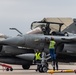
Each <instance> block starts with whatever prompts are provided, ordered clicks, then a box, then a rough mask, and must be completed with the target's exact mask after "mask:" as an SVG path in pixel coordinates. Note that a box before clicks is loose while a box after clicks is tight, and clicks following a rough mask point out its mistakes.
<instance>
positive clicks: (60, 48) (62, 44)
mask: <svg viewBox="0 0 76 75" xmlns="http://www.w3.org/2000/svg"><path fill="white" fill-rule="evenodd" d="M34 24H38V25H37V26H36V25H35V27H34V29H33V27H32V26H33V25H34ZM51 24H56V25H57V26H59V28H58V31H52V32H51V33H50V31H51V28H50V25H51ZM62 25H63V23H55V22H45V21H38V22H37V21H36V22H33V23H32V25H31V29H33V30H31V31H30V32H28V33H27V34H25V35H23V34H21V35H18V36H16V37H10V38H6V39H3V40H1V41H0V62H4V63H10V64H19V65H22V66H23V68H24V69H29V67H30V65H32V62H33V59H34V53H35V50H36V49H39V50H41V51H42V59H41V60H42V65H44V66H41V68H42V70H43V71H45V70H46V69H47V67H46V66H45V64H46V62H45V60H46V61H48V60H49V57H50V56H49V50H48V46H49V44H48V43H47V42H46V40H51V37H53V38H54V39H55V41H56V42H57V47H56V52H57V55H58V57H57V58H58V61H62V62H63V61H64V62H75V61H76V60H75V59H76V50H75V48H76V34H72V33H67V32H66V33H65V32H61V26H62ZM45 54H46V58H45ZM48 56H49V57H48ZM69 57H70V59H69ZM40 70H41V69H40Z"/></svg>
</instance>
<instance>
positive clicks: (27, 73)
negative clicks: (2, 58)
mask: <svg viewBox="0 0 76 75" xmlns="http://www.w3.org/2000/svg"><path fill="white" fill-rule="evenodd" d="M11 66H12V67H13V71H6V70H5V69H4V70H3V68H2V66H0V75H76V74H75V73H74V72H70V73H69V72H68V73H53V74H51V73H39V72H36V71H35V69H36V65H32V66H31V67H30V69H29V70H23V69H22V66H20V65H11ZM49 68H50V69H52V66H51V65H49ZM59 69H61V70H67V69H71V70H75V69H76V65H64V64H62V65H59Z"/></svg>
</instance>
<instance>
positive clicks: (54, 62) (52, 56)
mask: <svg viewBox="0 0 76 75" xmlns="http://www.w3.org/2000/svg"><path fill="white" fill-rule="evenodd" d="M55 46H56V42H55V40H54V38H53V37H51V41H50V44H49V50H50V55H51V59H52V62H53V70H55V65H56V68H57V70H58V62H57V60H56V52H55Z"/></svg>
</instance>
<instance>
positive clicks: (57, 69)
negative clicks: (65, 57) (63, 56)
mask: <svg viewBox="0 0 76 75" xmlns="http://www.w3.org/2000/svg"><path fill="white" fill-rule="evenodd" d="M56 69H57V70H58V61H57V60H56Z"/></svg>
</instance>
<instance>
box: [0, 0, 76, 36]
mask: <svg viewBox="0 0 76 75" xmlns="http://www.w3.org/2000/svg"><path fill="white" fill-rule="evenodd" d="M44 17H71V18H76V0H0V33H3V34H6V35H12V36H13V35H17V34H18V33H17V32H16V31H11V30H9V28H11V27H15V28H17V29H19V30H20V31H21V32H22V33H26V32H27V31H29V30H30V25H31V23H32V22H33V21H37V20H42V19H43V18H44Z"/></svg>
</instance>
